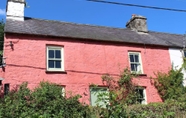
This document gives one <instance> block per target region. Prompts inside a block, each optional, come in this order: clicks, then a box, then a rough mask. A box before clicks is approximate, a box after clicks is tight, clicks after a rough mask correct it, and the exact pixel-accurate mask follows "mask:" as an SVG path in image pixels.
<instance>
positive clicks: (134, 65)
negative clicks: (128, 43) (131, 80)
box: [129, 52, 143, 74]
mask: <svg viewBox="0 0 186 118" xmlns="http://www.w3.org/2000/svg"><path fill="white" fill-rule="evenodd" d="M129 60H130V69H131V72H134V73H140V74H141V73H143V70H142V64H141V57H140V53H139V52H129Z"/></svg>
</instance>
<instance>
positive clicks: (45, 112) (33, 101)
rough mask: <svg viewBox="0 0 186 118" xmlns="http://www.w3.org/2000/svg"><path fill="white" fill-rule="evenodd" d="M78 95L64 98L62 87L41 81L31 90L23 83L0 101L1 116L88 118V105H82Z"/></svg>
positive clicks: (13, 117)
mask: <svg viewBox="0 0 186 118" xmlns="http://www.w3.org/2000/svg"><path fill="white" fill-rule="evenodd" d="M79 97H80V96H79V95H77V96H72V97H69V98H65V97H63V96H62V88H61V87H60V86H58V85H56V84H52V83H49V82H41V83H40V85H39V87H37V88H36V89H34V90H33V91H31V90H30V89H28V88H27V83H23V84H22V85H21V86H20V87H19V89H18V91H11V92H10V93H9V94H8V95H6V96H5V97H4V99H1V101H0V105H1V108H0V117H3V118H25V117H26V118H59V117H60V118H82V117H84V118H89V113H88V112H89V109H88V106H86V105H82V104H81V103H80V102H79V101H78V99H79Z"/></svg>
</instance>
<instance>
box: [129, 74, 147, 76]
mask: <svg viewBox="0 0 186 118" xmlns="http://www.w3.org/2000/svg"><path fill="white" fill-rule="evenodd" d="M132 75H137V76H147V74H132Z"/></svg>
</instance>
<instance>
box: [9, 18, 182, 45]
mask: <svg viewBox="0 0 186 118" xmlns="http://www.w3.org/2000/svg"><path fill="white" fill-rule="evenodd" d="M5 33H19V34H31V35H41V36H55V37H70V38H80V39H81V38H82V39H90V40H98V41H114V42H125V43H136V44H143V45H144V44H145V45H146V44H147V45H148V44H149V45H161V46H169V47H183V35H177V34H169V33H161V32H152V31H149V32H148V33H138V32H136V31H132V30H130V29H125V28H123V29H122V28H111V27H103V26H91V25H84V24H75V23H67V22H60V21H51V20H41V19H33V18H25V20H24V21H15V20H10V19H7V20H6V25H5Z"/></svg>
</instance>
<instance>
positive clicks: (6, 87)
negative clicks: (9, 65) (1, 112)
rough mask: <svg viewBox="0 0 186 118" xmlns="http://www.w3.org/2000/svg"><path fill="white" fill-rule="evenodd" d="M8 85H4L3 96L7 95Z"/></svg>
mask: <svg viewBox="0 0 186 118" xmlns="http://www.w3.org/2000/svg"><path fill="white" fill-rule="evenodd" d="M9 88H10V84H4V95H7V94H8V92H9Z"/></svg>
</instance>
